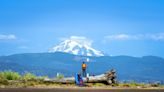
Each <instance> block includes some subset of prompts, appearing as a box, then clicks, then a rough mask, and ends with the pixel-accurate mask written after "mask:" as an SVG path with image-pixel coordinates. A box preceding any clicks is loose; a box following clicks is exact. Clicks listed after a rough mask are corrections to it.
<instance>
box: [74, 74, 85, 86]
mask: <svg viewBox="0 0 164 92" xmlns="http://www.w3.org/2000/svg"><path fill="white" fill-rule="evenodd" d="M75 83H76V85H79V86H83V85H84V83H83V78H82V76H81V74H80V73H78V74H76V75H75Z"/></svg>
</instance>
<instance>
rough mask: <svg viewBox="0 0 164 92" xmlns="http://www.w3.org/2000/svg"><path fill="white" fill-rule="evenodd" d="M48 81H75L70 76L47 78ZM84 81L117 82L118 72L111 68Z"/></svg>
mask: <svg viewBox="0 0 164 92" xmlns="http://www.w3.org/2000/svg"><path fill="white" fill-rule="evenodd" d="M45 81H46V82H54V83H63V84H65V83H75V78H74V77H68V78H63V79H57V78H55V79H46V80H45ZM83 81H84V83H107V84H112V83H116V73H115V71H114V70H110V71H108V72H106V73H104V74H101V75H97V76H89V77H88V78H83Z"/></svg>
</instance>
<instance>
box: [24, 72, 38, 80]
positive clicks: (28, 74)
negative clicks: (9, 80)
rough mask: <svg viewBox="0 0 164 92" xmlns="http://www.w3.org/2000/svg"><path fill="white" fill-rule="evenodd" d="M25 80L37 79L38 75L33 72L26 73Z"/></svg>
mask: <svg viewBox="0 0 164 92" xmlns="http://www.w3.org/2000/svg"><path fill="white" fill-rule="evenodd" d="M22 79H23V80H35V79H37V77H36V76H35V75H34V74H32V73H26V74H24V75H23V77H22Z"/></svg>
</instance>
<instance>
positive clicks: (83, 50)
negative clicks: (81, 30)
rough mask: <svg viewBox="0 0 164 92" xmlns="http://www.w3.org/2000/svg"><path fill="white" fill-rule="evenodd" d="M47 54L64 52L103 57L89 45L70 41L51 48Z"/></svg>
mask: <svg viewBox="0 0 164 92" xmlns="http://www.w3.org/2000/svg"><path fill="white" fill-rule="evenodd" d="M49 52H66V53H71V54H74V55H83V56H104V54H103V53H102V52H101V51H98V50H96V49H94V48H92V47H91V46H90V45H88V44H85V43H82V42H79V41H77V40H72V39H67V40H65V41H63V42H61V43H60V44H59V45H57V46H54V47H52V48H51V49H50V50H49Z"/></svg>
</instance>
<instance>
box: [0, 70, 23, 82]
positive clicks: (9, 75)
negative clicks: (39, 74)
mask: <svg viewBox="0 0 164 92" xmlns="http://www.w3.org/2000/svg"><path fill="white" fill-rule="evenodd" d="M20 78H21V75H19V74H18V73H17V72H12V71H5V72H1V73H0V79H4V80H5V79H6V80H19V79H20Z"/></svg>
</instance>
